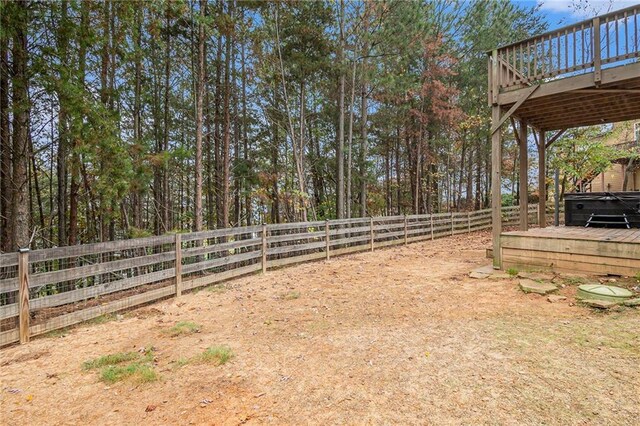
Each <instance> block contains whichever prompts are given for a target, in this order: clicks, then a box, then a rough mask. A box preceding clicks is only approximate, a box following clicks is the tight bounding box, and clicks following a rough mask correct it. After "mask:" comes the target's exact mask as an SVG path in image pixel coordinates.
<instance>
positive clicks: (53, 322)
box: [30, 237, 175, 336]
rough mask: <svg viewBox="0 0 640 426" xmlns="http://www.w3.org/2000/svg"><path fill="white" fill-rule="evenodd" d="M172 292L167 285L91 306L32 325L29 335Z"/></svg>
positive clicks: (66, 325)
mask: <svg viewBox="0 0 640 426" xmlns="http://www.w3.org/2000/svg"><path fill="white" fill-rule="evenodd" d="M172 238H173V237H172ZM174 291H175V289H174V286H173V285H168V286H166V287H162V288H158V289H155V290H150V291H147V292H145V293H141V294H136V295H133V296H129V297H126V298H124V299H119V300H115V301H113V302H109V303H105V304H104V305H98V306H92V307H91V308H87V309H83V310H81V311H75V312H72V313H69V314H65V315H60V316H57V317H53V318H50V319H48V320H46V321H45V322H43V323H41V324H34V325H32V326H31V327H30V331H31V335H32V336H37V335H39V334H43V333H47V332H49V331H52V330H57V329H59V328H64V327H68V326H70V325H74V324H78V323H80V322H83V321H87V320H90V319H92V318H96V317H99V316H101V315H104V314H109V313H113V312H118V311H122V310H124V309H129V308H132V307H135V306H139V305H142V304H145V303H149V302H153V301H156V300H159V299H164V298H166V297H169V296H172V295H173V294H174Z"/></svg>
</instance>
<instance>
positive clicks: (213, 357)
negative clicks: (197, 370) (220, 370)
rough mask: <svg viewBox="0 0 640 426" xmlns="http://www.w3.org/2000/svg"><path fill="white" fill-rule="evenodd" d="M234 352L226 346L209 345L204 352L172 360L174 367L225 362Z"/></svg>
mask: <svg viewBox="0 0 640 426" xmlns="http://www.w3.org/2000/svg"><path fill="white" fill-rule="evenodd" d="M233 356H234V354H233V351H231V348H229V347H228V346H211V347H208V348H207V349H206V350H205V351H204V352H202V353H201V354H199V355H196V356H193V357H191V358H185V357H181V358H178V360H177V361H175V362H174V367H175V368H180V367H184V366H185V365H187V364H215V365H222V364H226V363H227V361H229V360H230V359H231V358H233Z"/></svg>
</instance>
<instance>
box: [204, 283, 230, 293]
mask: <svg viewBox="0 0 640 426" xmlns="http://www.w3.org/2000/svg"><path fill="white" fill-rule="evenodd" d="M206 290H207V291H210V292H211V293H224V292H225V291H227V290H229V288H228V287H227V286H226V285H225V284H213V285H210V286H209V287H206Z"/></svg>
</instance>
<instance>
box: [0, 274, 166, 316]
mask: <svg viewBox="0 0 640 426" xmlns="http://www.w3.org/2000/svg"><path fill="white" fill-rule="evenodd" d="M174 276H175V269H174V268H169V269H164V270H162V271H156V272H150V273H147V274H142V275H138V276H135V277H131V278H125V279H122V280H117V281H111V282H109V283H104V284H99V285H94V286H90V287H84V288H78V289H75V290H70V291H65V292H63V293H58V294H52V295H48V296H42V297H36V298H32V299H31V300H30V302H29V303H30V307H31V310H32V311H35V310H38V309H44V308H50V307H54V306H61V305H67V304H69V303H75V302H79V301H84V300H88V299H93V298H94V297H100V296H104V295H107V294H111V293H115V292H118V291H123V290H128V289H131V288H134V287H138V286H141V285H145V284H151V283H154V282H157V281H163V280H168V279H171V278H172V277H174ZM14 305H16V306H15V307H13V306H14ZM17 313H18V309H17V304H12V305H5V306H2V307H0V319H3V318H8V317H12V316H15V315H17Z"/></svg>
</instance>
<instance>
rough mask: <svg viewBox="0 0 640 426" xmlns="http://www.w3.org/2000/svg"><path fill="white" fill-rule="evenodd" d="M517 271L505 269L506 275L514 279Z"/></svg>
mask: <svg viewBox="0 0 640 426" xmlns="http://www.w3.org/2000/svg"><path fill="white" fill-rule="evenodd" d="M518 272H519V271H518V270H517V269H516V268H509V269H507V274H509V275H510V276H511V277H516V276H517V275H518Z"/></svg>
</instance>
